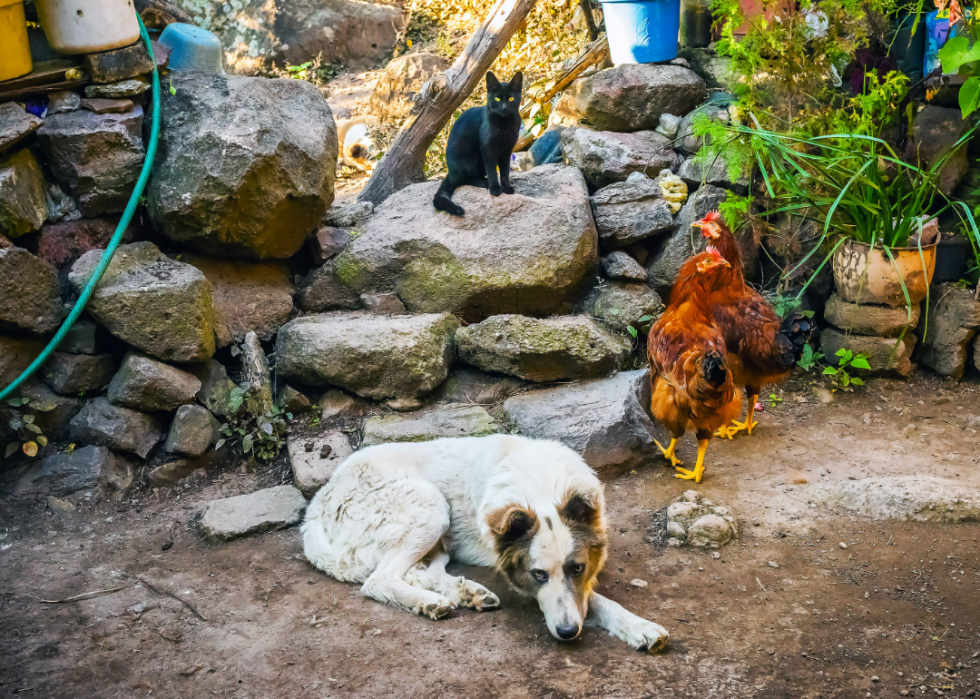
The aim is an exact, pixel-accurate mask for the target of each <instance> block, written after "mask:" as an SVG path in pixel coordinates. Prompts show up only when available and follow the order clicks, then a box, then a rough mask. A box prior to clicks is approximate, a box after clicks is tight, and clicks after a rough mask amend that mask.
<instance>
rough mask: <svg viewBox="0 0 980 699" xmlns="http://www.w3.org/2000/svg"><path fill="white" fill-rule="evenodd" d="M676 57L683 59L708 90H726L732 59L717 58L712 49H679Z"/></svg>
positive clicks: (687, 47)
mask: <svg viewBox="0 0 980 699" xmlns="http://www.w3.org/2000/svg"><path fill="white" fill-rule="evenodd" d="M677 55H678V56H679V57H682V58H684V59H685V60H686V61H687V63H688V65H689V66H690V67H691V70H693V71H694V72H695V73H697V74H698V75H699V76H700V77H701V79H702V80H704V84H705V86H706V87H707V88H708V89H709V90H727V89H729V84H730V83H731V80H732V69H731V64H732V59H731V58H729V57H728V56H719V55H718V54H717V53H715V52H714V51H713V50H712V49H707V48H695V47H693V46H683V47H681V48H680V49H679V50H678V52H677Z"/></svg>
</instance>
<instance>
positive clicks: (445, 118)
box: [357, 0, 535, 205]
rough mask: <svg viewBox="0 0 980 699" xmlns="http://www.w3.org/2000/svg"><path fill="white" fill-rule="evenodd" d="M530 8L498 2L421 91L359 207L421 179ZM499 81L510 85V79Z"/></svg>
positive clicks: (529, 3)
mask: <svg viewBox="0 0 980 699" xmlns="http://www.w3.org/2000/svg"><path fill="white" fill-rule="evenodd" d="M534 3H535V0H497V3H496V4H495V5H494V6H493V8H492V9H491V10H490V14H489V15H488V16H487V19H486V20H484V22H483V24H481V25H480V28H479V29H477V30H476V33H475V34H474V35H473V38H471V39H470V41H469V43H468V44H466V48H465V49H464V50H463V53H462V54H460V56H459V58H457V59H456V62H455V63H453V65H452V66H451V67H450V68H449V70H447V71H446V72H445V73H441V74H439V75H437V76H435V77H434V78H432V79H431V80H429V81H428V82H427V83H425V85H423V86H422V89H421V90H419V95H418V97H417V98H416V101H415V106H414V107H413V108H412V113H411V115H410V116H409V117H408V120H407V121H406V122H405V124H404V126H402V129H401V131H399V132H398V136H397V137H396V138H395V142H394V143H392V145H391V148H389V149H388V152H387V153H386V154H385V156H384V158H383V159H382V160H381V162H380V163H379V164H378V167H377V168H375V170H374V174H372V175H371V179H370V180H369V181H368V183H367V185H366V186H365V187H364V189H363V190H362V191H361V194H360V196H358V198H357V199H358V201H369V202H371V203H373V204H375V205H377V204H380V203H381V202H383V201H384V200H385V199H387V198H388V197H390V196H391V195H392V194H394V193H395V192H397V191H398V190H399V189H403V188H405V187H407V186H408V185H410V184H414V183H416V182H422V181H423V180H424V179H425V173H424V171H423V162H424V161H425V154H426V152H427V151H428V150H429V146H430V145H431V144H432V141H433V140H434V139H435V137H436V136H437V135H438V134H439V132H440V131H441V130H442V129H443V128H444V127H445V126H446V124H448V123H449V119H450V118H451V117H452V115H453V112H455V111H456V108H457V107H459V105H461V104H462V103H463V102H464V101H465V100H466V98H467V97H469V95H470V93H471V92H473V90H474V89H475V88H476V86H477V85H478V84H479V82H480V81H481V80H483V77H484V75H485V74H486V72H487V69H488V68H489V67H490V64H492V63H493V61H494V59H496V58H497V56H498V55H500V52H501V51H503V49H504V47H505V46H506V45H507V42H508V41H510V38H511V36H513V34H514V32H515V31H516V30H517V27H518V26H519V25H520V24H521V22H522V21H523V20H524V18H525V17H527V14H528V13H529V12H530V11H531V8H532V7H534ZM498 77H500V78H501V79H502V80H509V79H510V76H509V75H502V76H498Z"/></svg>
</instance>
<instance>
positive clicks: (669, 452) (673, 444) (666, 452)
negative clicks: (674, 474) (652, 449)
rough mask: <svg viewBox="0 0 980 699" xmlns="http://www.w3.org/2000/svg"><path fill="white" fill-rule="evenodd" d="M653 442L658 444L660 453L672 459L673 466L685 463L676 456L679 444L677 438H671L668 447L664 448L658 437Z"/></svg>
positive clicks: (669, 459)
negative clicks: (675, 451) (675, 449)
mask: <svg viewBox="0 0 980 699" xmlns="http://www.w3.org/2000/svg"><path fill="white" fill-rule="evenodd" d="M653 443H654V444H656V445H657V447H658V448H659V449H660V453H661V454H663V455H664V458H665V459H667V460H668V461H670V465H671V466H677V464H682V463H684V462H683V461H681V460H680V459H678V458H677V457H676V456H674V448H675V447H676V446H677V440H676V439H672V440H670V446H669V447H667V448H666V449H664V448H663V445H661V444H660V442H658V441H657V440H656V439H655V440H653Z"/></svg>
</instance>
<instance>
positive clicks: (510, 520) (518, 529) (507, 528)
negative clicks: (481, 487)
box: [487, 505, 538, 541]
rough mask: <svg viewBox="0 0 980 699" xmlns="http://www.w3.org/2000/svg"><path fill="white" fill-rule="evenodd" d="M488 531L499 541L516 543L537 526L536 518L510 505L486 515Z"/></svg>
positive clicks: (521, 508)
mask: <svg viewBox="0 0 980 699" xmlns="http://www.w3.org/2000/svg"><path fill="white" fill-rule="evenodd" d="M487 525H488V526H489V527H490V531H492V532H493V533H494V535H495V536H496V537H497V538H498V539H500V540H501V541H517V540H518V539H520V538H521V537H522V536H524V535H525V534H527V533H528V532H531V531H534V529H535V528H536V527H537V526H538V518H537V517H536V516H535V515H534V513H533V512H528V511H527V510H525V509H524V508H523V507H518V506H517V505H511V506H510V507H504V508H501V509H499V510H497V511H496V512H491V513H490V514H489V515H487Z"/></svg>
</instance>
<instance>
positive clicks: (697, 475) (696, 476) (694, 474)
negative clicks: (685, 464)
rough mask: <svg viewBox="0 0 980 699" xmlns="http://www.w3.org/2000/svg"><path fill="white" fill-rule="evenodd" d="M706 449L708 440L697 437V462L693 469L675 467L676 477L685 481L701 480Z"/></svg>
mask: <svg viewBox="0 0 980 699" xmlns="http://www.w3.org/2000/svg"><path fill="white" fill-rule="evenodd" d="M707 450H708V440H707V439H699V440H698V462H697V463H696V464H695V465H694V470H693V471H688V470H687V469H686V468H678V467H675V468H677V473H676V474H675V476H676V477H677V478H682V479H684V480H685V481H691V480H693V481H694V482H695V483H700V482H701V476H702V475H704V453H705V452H706V451H707Z"/></svg>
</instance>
